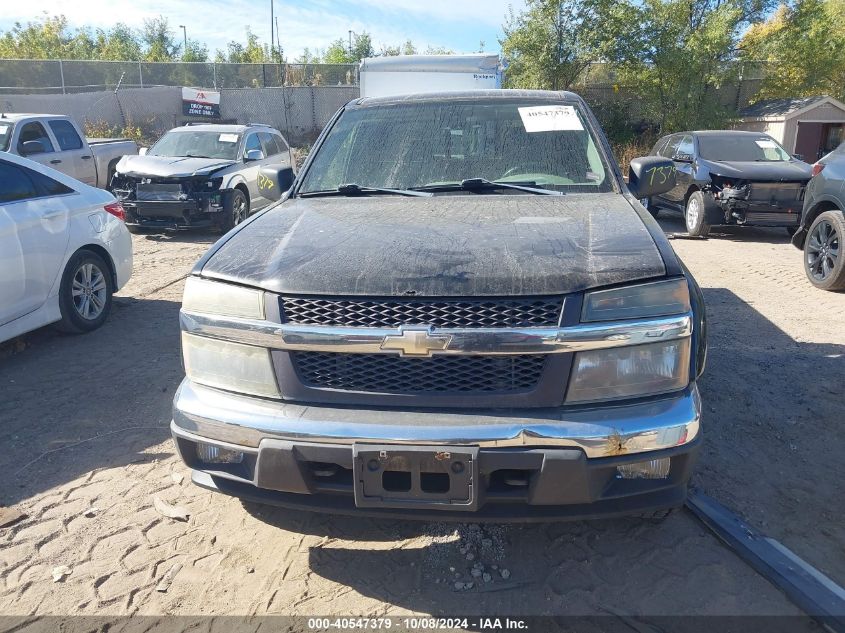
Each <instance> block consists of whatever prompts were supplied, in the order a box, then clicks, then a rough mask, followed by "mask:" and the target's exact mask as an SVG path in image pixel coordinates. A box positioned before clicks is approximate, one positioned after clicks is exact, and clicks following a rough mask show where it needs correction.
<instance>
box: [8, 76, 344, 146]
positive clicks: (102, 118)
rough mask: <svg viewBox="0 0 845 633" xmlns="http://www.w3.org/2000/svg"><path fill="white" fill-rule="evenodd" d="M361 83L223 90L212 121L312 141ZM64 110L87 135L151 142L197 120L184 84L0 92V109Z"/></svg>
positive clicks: (298, 141) (299, 141)
mask: <svg viewBox="0 0 845 633" xmlns="http://www.w3.org/2000/svg"><path fill="white" fill-rule="evenodd" d="M358 94H359V91H358V87H357V86H290V87H278V88H240V89H233V90H229V89H224V90H221V92H220V118H219V119H212V120H207V121H204V122H208V123H240V124H245V123H266V124H268V125H271V126H273V127H274V128H276V129H278V130H280V131H281V132H282V133H283V134H284V135H285V137H286V138H287V139H288V141H289V142H290V143H292V144H294V145H304V144H309V143H311V142H312V141H313V140H314V139H315V138H316V137H317V135H318V134H319V133H320V131H321V130H322V129H323V127H325V125H326V124H327V123H328V122H329V119H330V118H331V116H332V115H333V114H334V113H335V112H336V111H337V109H338V108H340V107H341V106H342V105H343V104H345V103H347V102H348V101H351V100H352V99H355V98H356V97H358ZM3 111H5V112H43V113H50V114H65V115H67V116H70V117H71V118H73V119H74V120H75V121H76V122H77V123H78V124H79V125H80V127H82V128H83V129H86V130H87V131H88V132H89V134H94V135H130V136H133V137H134V138H136V140H138V141H140V142H143V143H145V144H148V143H150V142H152V141H154V140H156V139H157V138H158V137H160V136H161V135H162V134H163V133H164V132H166V131H167V130H169V129H171V128H173V127H176V126H179V125H184V124H185V123H186V122H187V121H189V120H193V121H197V120H199V119H195V118H194V119H192V118H189V117H185V116H184V115H183V114H182V92H181V88H176V87H170V86H159V87H151V88H122V89H120V90H118V91H114V90H110V91H108V92H85V93H80V94H64V95H62V94H27V95H23V94H6V95H2V94H0V112H3Z"/></svg>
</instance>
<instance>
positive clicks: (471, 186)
mask: <svg viewBox="0 0 845 633" xmlns="http://www.w3.org/2000/svg"><path fill="white" fill-rule="evenodd" d="M456 189H457V190H459V191H478V190H480V189H489V190H494V189H516V190H517V191H525V192H527V193H534V194H538V195H541V196H563V195H566V194H564V193H563V192H562V191H554V190H553V189H540V188H539V187H526V186H525V185H517V184H513V183H509V182H502V181H501V180H487V179H486V178H467V179H465V180H462V181H461V182H460V183H454V184H444V185H426V186H424V187H417V190H419V191H427V190H431V191H454V190H456Z"/></svg>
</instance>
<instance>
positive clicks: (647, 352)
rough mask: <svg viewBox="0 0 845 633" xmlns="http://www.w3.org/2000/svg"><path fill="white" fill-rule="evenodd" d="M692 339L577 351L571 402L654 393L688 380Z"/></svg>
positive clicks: (673, 388)
mask: <svg viewBox="0 0 845 633" xmlns="http://www.w3.org/2000/svg"><path fill="white" fill-rule="evenodd" d="M689 364H690V339H688V338H685V339H679V340H675V341H668V342H660V343H647V344H645V345H633V346H628V347H611V348H607V349H599V350H591V351H587V352H578V353H577V354H576V355H575V360H574V362H573V367H572V377H571V378H570V380H569V389H568V391H567V393H566V402H567V403H568V404H571V403H577V402H599V401H603V400H618V399H620V398H635V397H638V396H651V395H656V394H661V393H668V392H670V391H678V390H680V389H683V388H684V387H686V386H687V383H688V382H689Z"/></svg>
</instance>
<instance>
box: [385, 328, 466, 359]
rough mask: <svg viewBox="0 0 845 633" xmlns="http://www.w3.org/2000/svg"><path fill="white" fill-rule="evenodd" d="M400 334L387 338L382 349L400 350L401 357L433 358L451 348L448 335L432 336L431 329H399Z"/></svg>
mask: <svg viewBox="0 0 845 633" xmlns="http://www.w3.org/2000/svg"><path fill="white" fill-rule="evenodd" d="M399 332H400V333H399V334H389V335H387V336H385V337H384V340H383V341H382V342H381V349H398V350H399V351H400V352H401V354H400V355H401V356H431V353H432V352H436V351H442V350H444V349H446V348H447V347H449V342H450V341H451V340H452V337H451V336H449V335H448V334H432V333H431V328H416V329H413V328H399Z"/></svg>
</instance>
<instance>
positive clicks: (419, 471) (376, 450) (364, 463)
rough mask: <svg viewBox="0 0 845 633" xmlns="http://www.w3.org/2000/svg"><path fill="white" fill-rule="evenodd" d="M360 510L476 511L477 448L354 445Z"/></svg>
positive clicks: (354, 469) (356, 490)
mask: <svg viewBox="0 0 845 633" xmlns="http://www.w3.org/2000/svg"><path fill="white" fill-rule="evenodd" d="M352 456H353V472H354V474H355V505H356V506H358V507H359V508H417V509H435V510H452V511H455V510H459V511H460V510H463V511H468V512H472V511H474V510H477V509H478V481H479V478H478V448H477V447H467V446H397V445H373V444H354V445H353V447H352Z"/></svg>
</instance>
